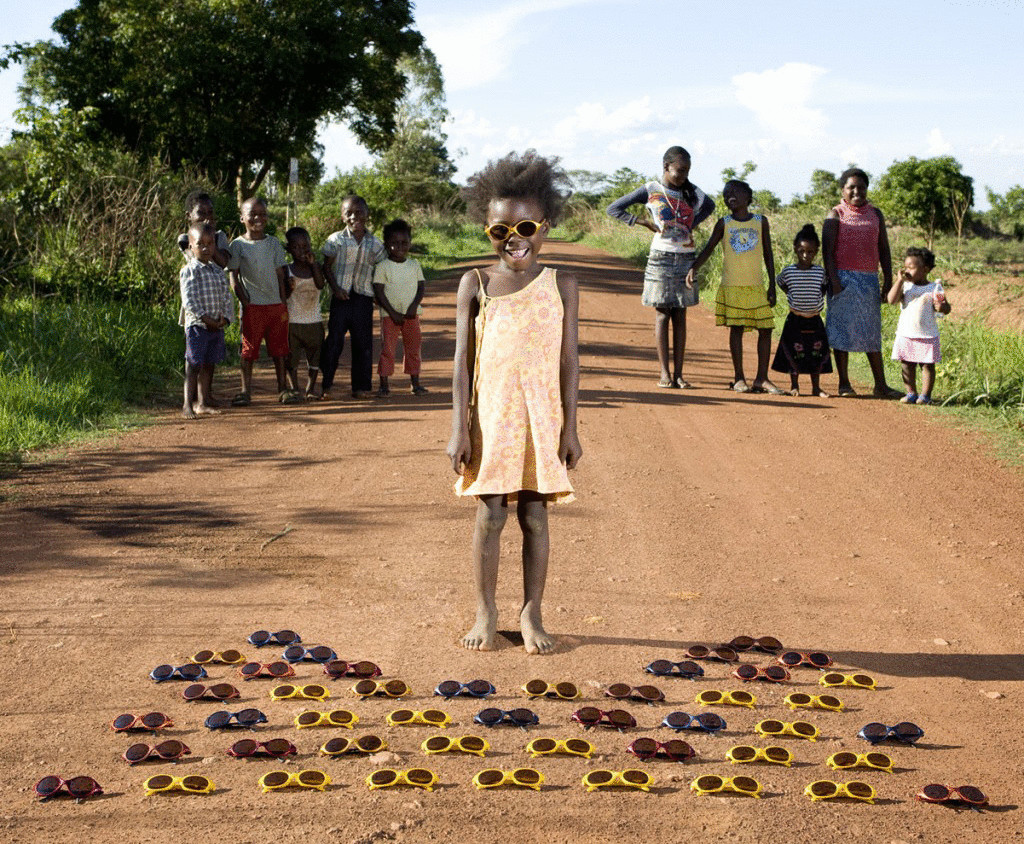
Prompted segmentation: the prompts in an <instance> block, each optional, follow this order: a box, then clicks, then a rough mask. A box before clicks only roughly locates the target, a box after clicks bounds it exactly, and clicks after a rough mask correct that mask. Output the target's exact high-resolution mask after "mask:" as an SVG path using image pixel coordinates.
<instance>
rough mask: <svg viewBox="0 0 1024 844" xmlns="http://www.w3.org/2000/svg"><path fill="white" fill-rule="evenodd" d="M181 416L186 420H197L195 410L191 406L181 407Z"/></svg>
mask: <svg viewBox="0 0 1024 844" xmlns="http://www.w3.org/2000/svg"><path fill="white" fill-rule="evenodd" d="M181 415H182V417H183V418H184V419H195V418H196V412H195V409H194V408H193V407H192V405H190V404H185V405H182V406H181Z"/></svg>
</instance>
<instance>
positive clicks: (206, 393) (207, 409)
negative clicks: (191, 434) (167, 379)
mask: <svg viewBox="0 0 1024 844" xmlns="http://www.w3.org/2000/svg"><path fill="white" fill-rule="evenodd" d="M212 389H213V364H212V363H204V364H201V365H197V364H194V363H189V362H188V361H186V362H185V390H184V401H183V402H182V405H181V415H182V416H183V417H185V418H186V419H195V418H196V417H197V416H209V415H211V414H215V413H219V412H220V411H218V410H215V409H214V408H215V407H216V406H217V403H216V402H215V401H213V399H212V398H211V397H210V396H211V394H212Z"/></svg>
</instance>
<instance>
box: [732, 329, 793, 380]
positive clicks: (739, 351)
mask: <svg viewBox="0 0 1024 844" xmlns="http://www.w3.org/2000/svg"><path fill="white" fill-rule="evenodd" d="M743 331H744V329H743V326H742V325H730V326H729V354H730V355H731V356H732V369H733V379H732V380H733V389H734V390H736V392H739V393H745V392H747V390H746V389H744V388H746V386H747V379H746V376H745V375H744V374H743ZM771 351H772V330H771V329H770V328H759V329H757V375H756V376H755V378H754V384H753V387H752V388H751V390H752V392H755V393H766V392H767V393H774V394H780V393H781V392H782V390H780V389H779V388H778V387H776V386H775V385H774V384H773V383H772V382H771V381H769V380H768V358H769V356H770V355H771ZM736 385H740V388H739V389H737V386H736Z"/></svg>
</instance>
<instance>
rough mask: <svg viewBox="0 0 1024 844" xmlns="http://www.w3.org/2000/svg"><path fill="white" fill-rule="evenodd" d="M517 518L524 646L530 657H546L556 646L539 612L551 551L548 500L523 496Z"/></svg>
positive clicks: (528, 493)
mask: <svg viewBox="0 0 1024 844" xmlns="http://www.w3.org/2000/svg"><path fill="white" fill-rule="evenodd" d="M516 515H517V516H518V517H519V527H520V528H521V529H522V531H523V609H522V612H521V613H520V614H519V625H520V629H521V630H522V632H523V646H524V647H525V648H526V652H527V653H528V654H543V653H547V652H548V651H550V650H551V649H552V648H554V646H555V640H554V639H553V638H552V637H551V636H549V635H548V633H547V631H545V630H544V624H543V622H542V620H541V610H540V605H541V600H542V599H543V598H544V583H545V581H546V580H547V576H548V553H549V548H550V542H549V539H548V503H547V500H546V499H545V498H544V497H543V496H541V495H540V494H539V493H536V492H525V491H524V492H520V493H519V506H518V507H517V508H516Z"/></svg>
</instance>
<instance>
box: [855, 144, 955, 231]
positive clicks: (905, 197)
mask: <svg viewBox="0 0 1024 844" xmlns="http://www.w3.org/2000/svg"><path fill="white" fill-rule="evenodd" d="M874 199H875V202H876V203H877V204H878V206H879V207H880V208H881V209H882V211H883V212H884V213H885V216H886V218H887V219H888V220H889V221H891V222H894V223H909V224H910V225H912V226H916V227H917V228H919V229H920V230H921V232H922V233H923V234H924V236H925V238H926V239H927V241H928V246H929V248H930V247H931V245H932V242H933V241H934V239H935V233H936V232H953V231H955V232H957V235H958V236H959V235H960V234H961V233H962V231H963V224H964V219H965V217H966V216H967V213H968V211H969V210H970V208H971V206H972V205H973V204H974V179H972V178H971V177H970V176H965V175H964V174H963V172H962V171H961V169H960V162H959V161H957V160H956V159H955V158H953V157H952V156H951V155H943V156H940V157H938V158H924V159H921V158H915V157H914V156H911V157H910V158H908V159H907V160H906V161H894V162H893V163H892V165H890V167H889V169H888V170H886V171H885V172H884V173H883V174H882V177H881V178H880V179H879V180H878V188H877V190H875V192H874Z"/></svg>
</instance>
